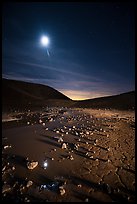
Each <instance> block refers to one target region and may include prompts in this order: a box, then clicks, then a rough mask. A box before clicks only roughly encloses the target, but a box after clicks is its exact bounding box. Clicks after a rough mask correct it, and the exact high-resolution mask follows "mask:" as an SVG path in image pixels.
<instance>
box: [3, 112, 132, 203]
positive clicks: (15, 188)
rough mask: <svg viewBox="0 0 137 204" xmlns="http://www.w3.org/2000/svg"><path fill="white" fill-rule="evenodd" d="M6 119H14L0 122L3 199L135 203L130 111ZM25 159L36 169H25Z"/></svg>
mask: <svg viewBox="0 0 137 204" xmlns="http://www.w3.org/2000/svg"><path fill="white" fill-rule="evenodd" d="M9 117H10V119H11V117H14V118H16V119H19V120H13V121H12V120H11V121H10V122H4V123H3V131H2V145H3V148H2V184H3V187H2V192H3V193H2V200H3V201H16V202H20V201H23V202H33V201H41V202H45V201H50V202H83V201H85V202H92V201H102V202H112V201H116V202H121V201H129V202H130V201H131V202H132V201H135V115H134V112H133V111H118V110H100V109H99V110H94V109H66V108H62V109H60V108H47V109H45V110H43V111H40V112H31V111H30V110H28V112H25V113H18V112H16V113H12V114H10V116H9ZM63 143H65V145H66V146H67V149H62V146H63ZM28 161H36V162H38V165H37V166H36V167H35V168H34V169H32V170H30V169H28V168H27V162H28ZM31 181H32V182H31Z"/></svg>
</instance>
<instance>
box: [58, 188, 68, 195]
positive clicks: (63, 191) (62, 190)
mask: <svg viewBox="0 0 137 204" xmlns="http://www.w3.org/2000/svg"><path fill="white" fill-rule="evenodd" d="M59 192H60V195H61V196H62V195H64V194H65V193H66V191H65V189H64V188H63V186H60V187H59Z"/></svg>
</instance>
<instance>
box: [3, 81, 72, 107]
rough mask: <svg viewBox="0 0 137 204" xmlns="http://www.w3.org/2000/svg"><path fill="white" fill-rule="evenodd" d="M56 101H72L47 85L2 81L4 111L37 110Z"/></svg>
mask: <svg viewBox="0 0 137 204" xmlns="http://www.w3.org/2000/svg"><path fill="white" fill-rule="evenodd" d="M55 100H57V101H63V102H64V101H65V102H66V101H71V99H70V98H68V97H67V96H65V95H63V94H62V93H60V92H59V91H57V90H55V89H53V88H51V87H49V86H46V85H41V84H34V83H29V82H23V81H16V80H9V79H2V107H3V108H4V109H5V108H6V109H7V108H8V109H9V108H23V109H24V108H25V107H26V109H28V108H35V107H40V106H44V105H50V104H49V101H50V103H52V101H55ZM52 104H53V103H52ZM60 104H62V103H61V102H60Z"/></svg>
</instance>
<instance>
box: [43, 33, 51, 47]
mask: <svg viewBox="0 0 137 204" xmlns="http://www.w3.org/2000/svg"><path fill="white" fill-rule="evenodd" d="M41 44H42V45H43V46H45V47H46V46H47V45H48V44H49V38H48V37H47V36H45V35H44V36H42V37H41Z"/></svg>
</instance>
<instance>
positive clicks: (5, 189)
mask: <svg viewBox="0 0 137 204" xmlns="http://www.w3.org/2000/svg"><path fill="white" fill-rule="evenodd" d="M10 190H11V187H10V185H7V184H4V185H3V188H2V193H6V192H9V191H10Z"/></svg>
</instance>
